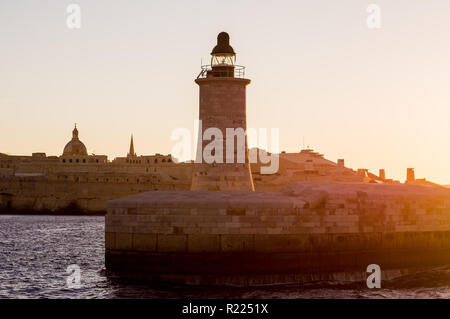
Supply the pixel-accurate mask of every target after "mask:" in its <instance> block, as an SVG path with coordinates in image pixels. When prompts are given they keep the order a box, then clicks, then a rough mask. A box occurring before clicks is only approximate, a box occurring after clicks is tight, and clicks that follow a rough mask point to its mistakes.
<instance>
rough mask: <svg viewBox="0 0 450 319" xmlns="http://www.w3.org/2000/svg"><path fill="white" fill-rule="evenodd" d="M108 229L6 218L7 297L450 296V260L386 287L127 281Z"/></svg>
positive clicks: (3, 276) (2, 263)
mask: <svg viewBox="0 0 450 319" xmlns="http://www.w3.org/2000/svg"><path fill="white" fill-rule="evenodd" d="M104 227H105V218H104V217H102V216H44V215H39V216H37V215H0V299H19V298H27V299H29V298H31V299H39V298H50V299H53V298H73V299H96V298H98V299H120V298H150V299H154V298H164V299H172V298H183V299H184V298H188V299H210V298H214V299H215V298H219V299H225V298H226V299H249V298H263V299H266V298H268V299H272V298H276V299H280V298H281V299H285V298H287V299H296V298H304V299H307V298H389V299H397V298H402V299H404V298H408V299H410V298H450V265H448V266H443V267H436V268H430V269H425V270H423V271H421V272H419V273H416V274H411V275H404V276H400V277H397V278H395V279H392V280H384V281H382V283H381V288H379V289H378V288H373V289H369V288H368V287H367V285H366V282H365V281H364V282H361V281H353V280H348V281H316V282H309V283H303V284H296V285H278V286H264V287H229V286H226V287H209V286H187V285H175V284H148V283H146V284H145V283H139V282H130V281H125V280H123V279H121V278H117V277H113V276H111V275H109V274H108V273H107V272H106V271H105V252H104ZM71 265H72V266H71ZM73 265H76V266H75V267H76V268H77V269H78V270H79V275H80V276H79V278H80V280H79V285H75V286H74V285H73V284H71V283H73V281H71V280H69V282H68V277H69V276H73V274H74V270H73V269H74V268H73V267H74V266H73ZM71 267H72V268H71Z"/></svg>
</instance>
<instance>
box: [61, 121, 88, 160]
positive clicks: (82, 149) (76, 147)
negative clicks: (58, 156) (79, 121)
mask: <svg viewBox="0 0 450 319" xmlns="http://www.w3.org/2000/svg"><path fill="white" fill-rule="evenodd" d="M64 155H84V156H87V155H88V153H87V149H86V146H85V145H84V144H83V142H81V141H80V139H79V138H78V129H77V125H76V124H75V128H74V129H73V131H72V140H71V141H70V142H69V143H67V144H66V146H65V147H64V151H63V156H64Z"/></svg>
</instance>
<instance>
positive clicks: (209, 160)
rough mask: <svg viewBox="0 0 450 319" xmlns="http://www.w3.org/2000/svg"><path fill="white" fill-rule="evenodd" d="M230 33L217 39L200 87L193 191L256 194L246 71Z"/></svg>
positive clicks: (200, 80) (221, 34)
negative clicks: (252, 164) (248, 117)
mask: <svg viewBox="0 0 450 319" xmlns="http://www.w3.org/2000/svg"><path fill="white" fill-rule="evenodd" d="M235 62H236V53H235V52H234V50H233V48H232V47H231V46H230V37H229V35H228V33H226V32H221V33H220V34H219V35H218V36H217V45H216V46H215V47H214V49H213V50H212V52H211V65H208V66H202V71H201V72H200V74H199V76H198V77H197V79H196V80H195V82H196V83H197V84H198V85H199V87H200V109H199V117H200V125H199V132H198V134H199V136H198V137H199V142H198V148H197V156H196V162H197V163H196V165H195V169H194V175H193V177H192V185H191V190H221V191H230V190H231V191H254V186H253V179H252V174H251V170H250V163H249V155H248V145H247V136H246V134H245V132H246V130H247V115H246V113H247V112H246V87H247V85H248V84H249V83H250V80H249V79H245V78H244V67H242V66H237V65H236V64H235Z"/></svg>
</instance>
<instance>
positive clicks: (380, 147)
mask: <svg viewBox="0 0 450 319" xmlns="http://www.w3.org/2000/svg"><path fill="white" fill-rule="evenodd" d="M71 3H76V4H78V5H79V6H80V8H81V28H80V29H69V28H68V27H67V25H66V20H67V17H68V15H69V14H68V13H67V12H66V9H67V6H68V5H69V4H71ZM371 3H375V4H377V5H378V6H379V7H380V9H381V28H379V29H369V28H368V27H367V23H366V20H367V17H368V16H369V15H370V13H368V12H367V11H366V10H367V7H368V5H369V4H371ZM449 12H450V1H448V0H434V1H422V0H421V1H413V0H395V1H392V0H386V1H385V0H383V1H381V0H378V1H376V0H371V1H361V0H343V1H332V0H327V1H324V0H316V1H301V0H296V1H284V0H278V1H264V0H258V1H253V0H251V1H250V0H239V1H235V0H228V1H212V0H208V1H203V0H196V1H173V0H171V1H159V0H152V1H138V0H133V1H125V0H116V1H112V0H110V1H104V0H96V1H92V0H90V1H89V0H78V1H76V2H72V1H63V0H40V1H33V0H28V1H25V0H15V1H7V0H0V152H2V153H7V154H17V155H19V154H20V155H30V154H31V153H32V152H45V153H47V155H61V153H62V150H63V148H64V145H65V144H66V143H67V142H68V141H69V140H70V138H71V132H72V129H73V126H74V123H75V122H76V123H77V126H78V129H79V132H80V133H79V134H80V139H81V140H82V141H83V142H84V143H85V144H86V146H87V148H88V151H89V152H93V153H95V154H105V155H108V157H109V159H113V158H114V157H117V156H125V155H126V153H127V151H128V148H129V142H130V135H131V134H133V135H134V145H135V150H136V152H137V153H138V155H150V154H154V153H162V154H168V153H170V152H171V150H172V148H173V146H174V144H175V142H174V141H173V140H171V132H172V131H173V130H174V129H176V128H181V127H185V128H189V129H192V130H193V127H194V120H195V119H197V118H198V94H199V93H198V86H197V85H196V84H195V82H194V79H195V78H196V76H197V75H198V73H199V72H200V65H201V61H203V63H204V64H205V63H208V62H209V59H210V55H209V53H210V52H211V50H212V48H213V47H214V45H215V43H216V37H217V34H218V33H219V32H221V31H226V32H228V33H229V34H230V38H231V40H230V43H231V45H232V46H233V48H234V50H235V51H236V53H237V64H239V65H244V66H245V67H246V77H247V78H249V79H251V80H252V82H251V84H250V85H249V86H248V87H247V120H248V126H249V127H254V128H260V127H263V128H279V130H280V150H284V151H287V152H299V151H300V150H301V149H302V148H303V146H305V147H307V146H309V147H310V148H313V149H314V150H316V151H318V152H320V153H322V154H324V155H325V157H326V158H328V159H330V160H333V161H336V160H337V159H338V158H344V159H345V163H346V166H348V167H351V168H354V169H357V168H367V169H369V170H370V171H371V172H373V173H377V172H378V169H379V168H384V169H386V175H387V177H388V178H394V179H399V180H401V181H403V180H404V179H405V178H406V168H407V167H413V168H415V171H416V177H417V178H423V177H426V178H427V179H428V180H431V181H434V182H438V183H442V184H450V165H449V163H450V140H449V137H450V125H449V120H450V107H449V106H450V105H449V104H450V89H449V86H450V41H449V32H450V31H449V30H450V19H448V16H449ZM303 141H304V142H303Z"/></svg>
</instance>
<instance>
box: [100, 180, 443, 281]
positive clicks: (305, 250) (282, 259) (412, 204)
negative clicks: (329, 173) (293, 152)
mask: <svg viewBox="0 0 450 319" xmlns="http://www.w3.org/2000/svg"><path fill="white" fill-rule="evenodd" d="M105 232H106V236H105V238H106V243H105V247H106V264H107V267H108V268H110V269H116V270H117V269H119V270H121V271H131V272H133V273H137V272H144V273H146V274H147V275H148V274H153V275H154V274H157V275H158V276H161V275H164V276H165V275H168V274H171V275H176V274H180V273H186V274H190V275H193V274H195V273H196V272H197V273H198V271H199V270H200V271H201V272H204V273H205V274H216V275H224V274H228V275H229V274H230V273H234V274H239V275H245V276H247V277H246V278H248V276H249V274H253V275H254V274H258V273H261V274H263V275H268V274H273V273H277V274H284V275H286V274H287V273H298V272H300V273H302V272H317V271H347V270H349V269H365V268H364V267H366V266H367V265H368V264H370V263H378V264H382V267H388V268H392V267H400V268H401V267H409V266H410V265H413V266H419V265H423V264H426V263H429V262H443V261H444V260H445V261H447V262H448V261H450V260H447V259H450V190H445V189H440V188H439V189H438V188H427V187H421V186H405V185H384V186H381V187H379V185H368V186H367V185H364V184H356V185H354V184H353V185H352V184H343V185H340V184H333V183H329V184H322V183H318V184H315V183H311V184H308V183H306V184H305V183H301V184H298V185H295V186H294V187H293V188H292V185H291V187H290V188H288V189H286V190H284V191H283V192H207V191H195V192H193V191H191V192H189V191H176V192H168V191H166V192H164V191H158V192H149V193H144V194H138V195H134V196H130V197H126V198H123V199H119V200H113V201H110V202H109V205H108V214H107V216H106V226H105ZM446 256H449V258H447V259H446ZM136 258H137V259H136ZM153 264H156V265H165V268H164V269H163V268H158V267H159V266H158V267H156V266H155V267H156V268H154V267H153V266H152V265H153ZM193 265H195V267H194V266H193ZM136 267H137V268H136ZM189 267H191V268H189ZM189 269H190V270H189ZM253 275H252V276H253ZM203 277H204V276H203ZM252 278H253V277H252Z"/></svg>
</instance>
